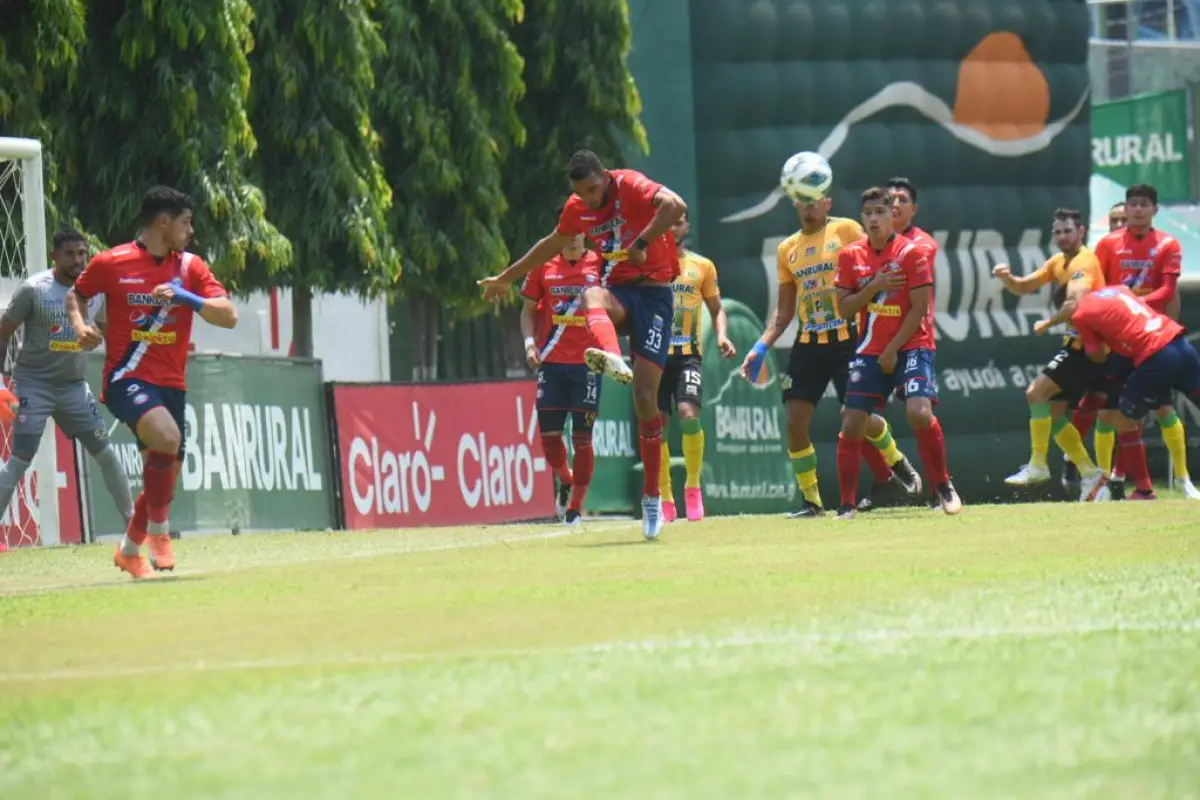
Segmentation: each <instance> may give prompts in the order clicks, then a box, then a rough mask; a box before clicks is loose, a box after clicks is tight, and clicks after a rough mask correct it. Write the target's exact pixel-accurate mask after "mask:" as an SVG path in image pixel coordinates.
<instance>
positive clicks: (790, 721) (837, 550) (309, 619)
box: [0, 501, 1200, 800]
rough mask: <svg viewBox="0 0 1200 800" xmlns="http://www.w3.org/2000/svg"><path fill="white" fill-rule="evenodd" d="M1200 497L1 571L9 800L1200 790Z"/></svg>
mask: <svg viewBox="0 0 1200 800" xmlns="http://www.w3.org/2000/svg"><path fill="white" fill-rule="evenodd" d="M1194 508H1195V507H1194V506H1193V507H1189V506H1187V505H1186V504H1184V503H1181V502H1168V501H1160V502H1157V503H1114V504H1100V505H1079V504H1054V505H1029V506H1019V507H1011V506H1010V507H984V506H981V507H973V508H968V509H967V510H966V511H965V512H964V513H963V514H962V515H961V516H960V517H957V518H947V517H944V516H942V515H940V514H936V513H932V512H928V511H925V510H921V509H912V510H904V511H895V512H891V513H887V514H884V515H881V516H878V517H875V518H871V517H866V516H863V517H859V519H858V520H856V521H854V522H852V523H849V524H846V523H837V522H834V521H833V520H827V521H822V522H815V523H808V524H801V523H796V522H789V521H787V520H785V519H779V518H766V517H747V518H732V519H714V520H709V521H706V522H704V523H700V524H687V523H677V524H675V525H672V526H669V527H668V528H667V531H666V532H665V534H664V537H663V540H662V541H660V542H657V543H653V544H647V543H643V542H641V541H640V533H639V532H638V528H637V524H636V523H615V522H596V523H593V524H592V526H591V527H590V528H585V530H584V532H583V533H582V534H577V535H570V536H561V535H558V534H559V533H560V532H561V531H560V529H558V528H553V527H544V526H543V527H536V526H523V527H490V528H462V529H455V530H441V531H431V530H421V531H409V532H380V533H363V534H344V533H343V534H332V535H331V534H296V535H278V536H247V537H238V538H235V537H227V538H201V539H191V540H188V539H184V540H183V541H181V542H177V543H176V555H177V558H178V560H179V570H178V574H177V575H175V576H172V577H165V578H160V579H155V580H149V581H143V582H140V583H137V584H133V583H132V582H130V581H128V580H125V579H123V577H122V576H120V575H119V574H118V573H117V571H116V570H115V569H114V568H113V567H112V566H111V563H110V560H109V550H108V549H107V548H102V547H82V548H72V549H61V550H42V551H18V552H12V553H7V554H5V555H4V556H0V797H4V798H29V797H34V798H38V800H46V799H47V798H57V797H88V798H103V797H130V796H134V797H139V796H146V797H149V796H154V797H163V798H188V797H205V798H211V797H222V798H224V797H246V798H265V797H287V798H293V797H330V798H334V797H336V798H346V797H356V798H357V797H396V798H409V797H412V798H427V797H428V798H434V797H438V798H440V797H471V798H475V797H522V798H525V797H556V798H559V797H565V796H569V797H604V798H609V797H633V796H637V797H722V798H726V797H798V796H802V797H837V798H855V797H886V798H896V797H920V798H927V797H952V798H962V797H972V798H985V797H1022V798H1026V797H1053V798H1073V797H1103V798H1111V797H1121V798H1123V797H1129V798H1139V799H1140V798H1157V797H1163V798H1167V797H1170V798H1177V797H1200V590H1198V586H1200V514H1198V513H1197V512H1196V511H1195V510H1194Z"/></svg>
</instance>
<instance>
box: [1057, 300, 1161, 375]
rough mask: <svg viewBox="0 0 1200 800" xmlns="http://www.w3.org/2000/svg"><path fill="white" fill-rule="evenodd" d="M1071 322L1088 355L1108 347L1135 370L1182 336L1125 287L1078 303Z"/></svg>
mask: <svg viewBox="0 0 1200 800" xmlns="http://www.w3.org/2000/svg"><path fill="white" fill-rule="evenodd" d="M1071 321H1072V324H1073V325H1074V326H1075V329H1076V330H1078V331H1079V335H1080V337H1082V339H1083V347H1084V349H1085V350H1087V351H1088V352H1089V353H1097V352H1100V351H1102V350H1103V349H1104V346H1105V345H1108V348H1109V349H1110V350H1112V351H1113V352H1114V353H1117V354H1118V355H1122V356H1125V357H1126V358H1132V359H1133V363H1134V365H1135V366H1140V365H1141V363H1142V362H1143V361H1145V360H1146V359H1147V358H1149V357H1150V356H1152V355H1154V354H1155V353H1157V352H1158V351H1159V350H1162V349H1163V348H1164V347H1166V346H1167V345H1168V344H1170V343H1171V342H1172V341H1174V340H1175V339H1176V338H1177V337H1178V336H1179V335H1180V334H1181V333H1183V326H1182V325H1180V324H1179V323H1178V322H1176V321H1175V320H1173V319H1171V318H1170V317H1168V316H1167V315H1166V314H1160V313H1158V312H1157V311H1155V310H1154V309H1152V308H1151V307H1150V306H1148V305H1147V304H1146V303H1145V302H1144V301H1143V300H1141V299H1140V298H1139V297H1138V296H1137V295H1135V294H1134V293H1133V291H1132V290H1130V288H1129V287H1128V286H1106V287H1104V288H1103V289H1097V290H1095V291H1093V292H1088V293H1087V294H1085V295H1084V296H1083V297H1081V298H1080V299H1079V305H1078V306H1077V307H1076V309H1075V314H1074V316H1073V317H1072V318H1071Z"/></svg>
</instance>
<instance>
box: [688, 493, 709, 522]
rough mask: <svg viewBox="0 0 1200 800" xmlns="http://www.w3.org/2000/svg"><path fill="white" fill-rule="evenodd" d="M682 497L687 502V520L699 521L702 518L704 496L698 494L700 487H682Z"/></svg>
mask: <svg viewBox="0 0 1200 800" xmlns="http://www.w3.org/2000/svg"><path fill="white" fill-rule="evenodd" d="M683 497H684V500H685V502H686V503H687V518H688V522H699V521H700V520H702V519H704V497H703V495H701V494H700V487H699V486H696V487H694V488H693V487H688V488H686V489H684V490H683Z"/></svg>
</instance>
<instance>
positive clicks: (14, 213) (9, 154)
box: [0, 137, 61, 545]
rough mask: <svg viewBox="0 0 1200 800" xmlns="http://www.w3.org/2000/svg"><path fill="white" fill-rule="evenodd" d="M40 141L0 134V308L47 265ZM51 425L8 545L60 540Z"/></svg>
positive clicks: (7, 442) (9, 523) (5, 443)
mask: <svg viewBox="0 0 1200 800" xmlns="http://www.w3.org/2000/svg"><path fill="white" fill-rule="evenodd" d="M42 174H43V165H42V144H41V142H39V141H37V140H36V139H14V138H7V137H0V303H2V307H0V311H2V310H3V308H7V307H8V301H9V299H10V298H11V297H12V295H13V292H14V291H15V290H16V288H17V287H18V286H19V285H20V284H21V281H23V280H24V279H25V278H27V277H29V276H30V275H33V274H35V273H37V272H41V271H43V270H45V269H47V266H48V265H47V260H46V255H47V253H48V251H49V248H48V240H47V238H46V194H45V191H44V189H43V183H42V180H43V179H42ZM21 334H22V331H18V332H17V333H16V334H15V335H14V336H13V341H12V342H11V343H10V345H9V350H8V352H7V353H4V354H2V355H3V358H4V366H5V371H6V372H8V371H10V370H11V368H12V365H13V360H14V359H15V357H16V353H17V348H18V347H19V346H20V342H21V338H22V337H21ZM0 428H2V433H3V440H2V441H0V455H2V456H3V457H4V458H5V459H8V458H9V457H10V455H11V454H12V428H11V426H9V425H3V426H0ZM56 430H57V429H56V426H55V425H54V424H53V421H50V422H48V423H47V425H46V430H45V432H44V433H43V434H42V441H41V443H40V444H39V445H38V451H37V456H36V457H35V458H34V461H33V465H32V466H33V468H32V470H31V472H32V475H30V474H29V473H26V475H25V477H24V478H22V479H21V482H20V484H18V486H17V491H16V492H15V493H14V494H13V499H12V501H11V502H10V503H9V506H8V508H6V509H0V513H2V514H3V516H2V518H0V522H2V523H3V529H2V531H0V536H5V537H7V539H8V543H9V544H10V545H29V544H42V545H56V544H59V543H60V541H61V538H60V528H59V515H58V457H57V445H58V443H57V441H56Z"/></svg>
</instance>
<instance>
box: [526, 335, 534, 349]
mask: <svg viewBox="0 0 1200 800" xmlns="http://www.w3.org/2000/svg"><path fill="white" fill-rule="evenodd" d="M535 345H537V342H535V341H534V339H533V337H532V336H526V337H525V347H526V348H527V349H528V348H530V347H534V346H535Z"/></svg>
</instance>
